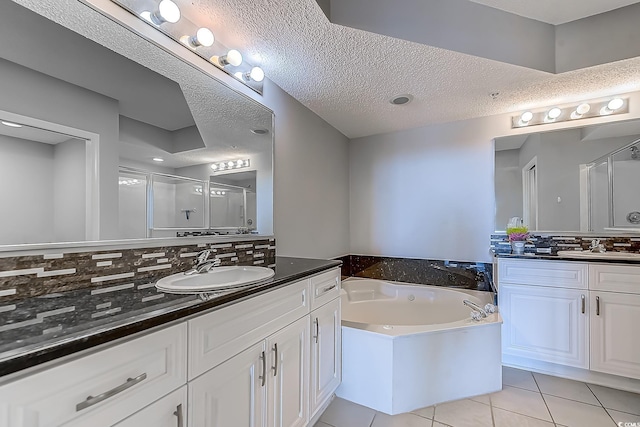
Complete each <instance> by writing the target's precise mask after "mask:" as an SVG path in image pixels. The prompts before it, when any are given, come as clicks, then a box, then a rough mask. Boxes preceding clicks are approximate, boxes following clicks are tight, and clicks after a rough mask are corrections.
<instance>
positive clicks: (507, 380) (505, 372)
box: [502, 366, 538, 391]
mask: <svg viewBox="0 0 640 427" xmlns="http://www.w3.org/2000/svg"><path fill="white" fill-rule="evenodd" d="M502 384H505V385H509V386H511V387H518V388H523V389H525V390H531V391H538V386H537V385H536V382H535V381H534V380H533V375H531V372H529V371H523V370H522V369H515V368H509V367H507V366H503V367H502Z"/></svg>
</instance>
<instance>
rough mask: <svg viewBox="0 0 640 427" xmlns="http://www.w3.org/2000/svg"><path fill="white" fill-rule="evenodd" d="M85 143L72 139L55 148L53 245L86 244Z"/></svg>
mask: <svg viewBox="0 0 640 427" xmlns="http://www.w3.org/2000/svg"><path fill="white" fill-rule="evenodd" d="M85 163H86V142H85V141H82V140H79V139H70V140H68V141H64V142H61V143H59V144H56V145H55V146H54V169H53V175H52V177H51V178H53V182H54V188H55V191H54V195H55V196H54V200H53V217H54V231H55V236H54V239H55V240H54V241H56V242H82V241H84V240H86V235H85V222H86V184H87V182H86V181H87V179H86V175H87V172H86V171H87V168H86V164H85Z"/></svg>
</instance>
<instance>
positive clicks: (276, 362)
mask: <svg viewBox="0 0 640 427" xmlns="http://www.w3.org/2000/svg"><path fill="white" fill-rule="evenodd" d="M273 351H275V352H276V354H275V358H274V359H273V367H272V368H271V369H273V376H274V377H275V376H276V375H278V343H275V344H273Z"/></svg>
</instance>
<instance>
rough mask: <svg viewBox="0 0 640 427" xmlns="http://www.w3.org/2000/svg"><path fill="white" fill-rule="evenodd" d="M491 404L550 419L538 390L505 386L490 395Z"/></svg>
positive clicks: (530, 415) (545, 419)
mask: <svg viewBox="0 0 640 427" xmlns="http://www.w3.org/2000/svg"><path fill="white" fill-rule="evenodd" d="M491 404H492V405H493V406H495V407H496V408H500V409H505V410H507V411H511V412H517V413H518V414H521V415H527V416H529V417H533V418H538V419H541V420H544V421H551V416H550V415H549V410H548V409H547V406H546V405H545V404H544V400H542V395H540V393H538V392H533V391H529V390H523V389H520V388H515V387H510V386H505V387H504V389H503V390H502V391H499V392H497V393H493V394H492V395H491ZM436 411H437V410H436Z"/></svg>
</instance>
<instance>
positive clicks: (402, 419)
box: [371, 412, 431, 427]
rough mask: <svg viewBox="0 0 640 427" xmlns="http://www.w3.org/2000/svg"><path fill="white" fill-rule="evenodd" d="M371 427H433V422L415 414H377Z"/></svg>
mask: <svg viewBox="0 0 640 427" xmlns="http://www.w3.org/2000/svg"><path fill="white" fill-rule="evenodd" d="M371 427H431V420H428V419H426V418H422V417H419V416H417V415H415V414H399V415H393V416H391V415H387V414H383V413H381V412H378V413H376V416H375V418H374V419H373V424H371Z"/></svg>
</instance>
